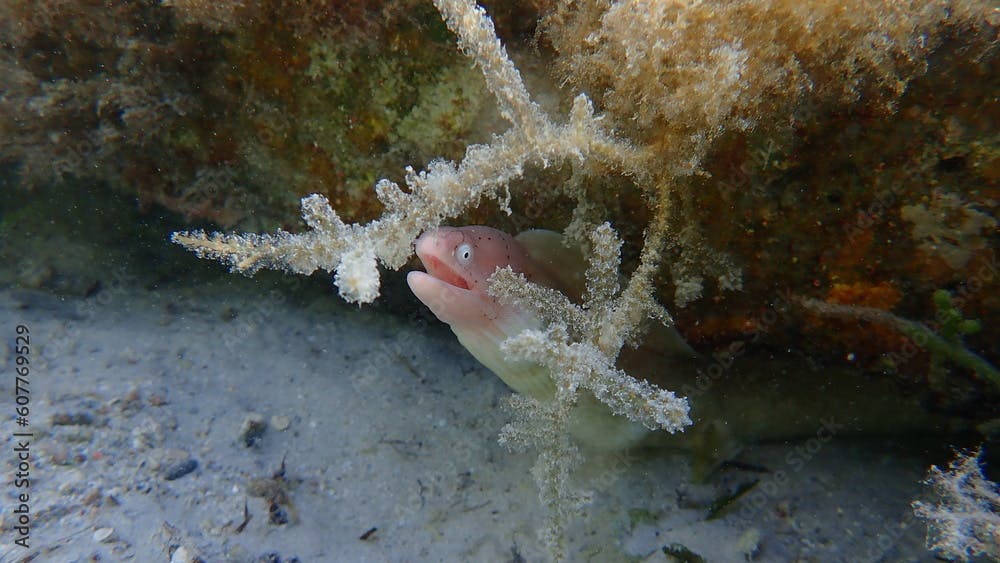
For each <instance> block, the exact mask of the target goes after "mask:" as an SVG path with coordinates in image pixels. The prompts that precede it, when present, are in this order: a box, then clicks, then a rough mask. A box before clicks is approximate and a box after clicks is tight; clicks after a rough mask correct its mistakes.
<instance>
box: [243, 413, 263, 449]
mask: <svg viewBox="0 0 1000 563" xmlns="http://www.w3.org/2000/svg"><path fill="white" fill-rule="evenodd" d="M265 430H267V422H266V421H265V420H264V416H263V415H261V414H258V413H255V412H252V413H250V414H248V415H246V417H245V418H244V419H243V423H242V424H240V433H239V440H240V443H242V444H243V445H244V446H246V447H248V448H250V447H254V446H257V445H258V444H260V441H261V439H262V438H263V437H264V431H265Z"/></svg>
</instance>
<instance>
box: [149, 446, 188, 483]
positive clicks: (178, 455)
mask: <svg viewBox="0 0 1000 563" xmlns="http://www.w3.org/2000/svg"><path fill="white" fill-rule="evenodd" d="M197 468H198V461H197V460H196V459H194V458H193V457H191V454H189V453H188V452H186V451H184V450H180V449H174V448H171V449H168V450H164V451H163V452H161V454H160V459H159V467H158V468H157V472H158V473H159V474H160V476H161V477H163V478H164V479H166V480H167V481H173V480H174V479H180V478H181V477H183V476H185V475H187V474H188V473H191V472H192V471H194V470H195V469H197Z"/></svg>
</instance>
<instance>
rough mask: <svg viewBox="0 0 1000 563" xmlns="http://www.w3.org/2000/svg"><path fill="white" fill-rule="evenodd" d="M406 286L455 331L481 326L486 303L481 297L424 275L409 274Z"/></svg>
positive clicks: (417, 272) (416, 272)
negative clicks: (455, 329) (476, 324)
mask: <svg viewBox="0 0 1000 563" xmlns="http://www.w3.org/2000/svg"><path fill="white" fill-rule="evenodd" d="M406 283H407V285H409V286H410V291H412V292H413V294H414V295H416V296H417V299H419V300H420V301H422V302H423V303H424V305H427V307H428V308H430V310H431V312H432V313H434V315H435V316H436V317H437V318H438V320H440V321H441V322H444V323H448V324H449V325H452V328H456V327H460V326H473V325H474V324H475V323H481V322H482V319H483V309H484V306H486V303H484V301H483V299H482V296H481V295H480V294H478V293H476V292H474V291H471V290H468V289H462V288H461V287H458V286H455V285H452V284H450V283H448V282H446V281H443V280H442V279H440V278H437V277H434V276H432V275H430V274H428V273H426V272H421V271H413V272H410V273H409V274H407V275H406Z"/></svg>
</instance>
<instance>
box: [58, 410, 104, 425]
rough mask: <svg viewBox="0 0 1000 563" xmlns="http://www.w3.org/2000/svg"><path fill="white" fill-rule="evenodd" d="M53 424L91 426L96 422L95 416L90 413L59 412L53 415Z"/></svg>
mask: <svg viewBox="0 0 1000 563" xmlns="http://www.w3.org/2000/svg"><path fill="white" fill-rule="evenodd" d="M51 423H52V426H89V425H91V424H93V423H94V417H93V416H92V415H90V414H89V413H85V412H75V413H58V414H54V415H52V420H51Z"/></svg>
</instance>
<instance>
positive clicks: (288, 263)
mask: <svg viewBox="0 0 1000 563" xmlns="http://www.w3.org/2000/svg"><path fill="white" fill-rule="evenodd" d="M435 5H436V6H437V7H438V9H439V10H440V11H441V14H442V16H443V17H444V18H445V21H446V22H447V23H448V26H449V27H450V28H451V30H452V31H454V32H455V33H456V34H457V35H458V37H459V43H460V45H461V46H462V48H463V50H464V51H465V52H466V53H467V54H468V55H469V56H470V57H472V59H473V60H474V61H475V63H476V64H477V65H478V66H479V68H480V69H481V70H482V71H483V76H484V77H485V78H486V84H487V87H488V88H489V90H490V91H491V92H492V93H493V94H494V96H495V97H496V98H497V102H498V104H499V106H500V110H501V114H502V115H503V116H504V117H505V118H506V119H508V120H509V121H510V122H511V125H512V127H511V129H510V130H508V131H507V132H506V133H504V134H503V135H500V136H498V137H496V138H495V139H494V140H493V142H492V143H490V144H488V145H473V146H470V147H469V148H468V149H467V150H466V153H465V157H464V158H463V159H462V162H460V163H458V164H455V163H453V162H447V161H443V160H437V161H433V162H431V163H430V164H429V165H428V166H427V170H424V171H421V172H415V171H414V170H413V169H407V174H406V178H405V183H406V186H407V188H408V189H409V191H404V190H403V189H401V188H400V186H399V185H397V184H396V183H395V182H391V181H389V180H381V181H379V182H378V184H377V185H376V186H375V193H376V195H377V197H378V199H379V201H381V202H382V204H383V205H384V206H385V212H384V213H383V215H382V217H381V218H379V219H377V220H375V221H372V222H370V223H368V224H365V225H359V224H350V225H348V224H345V223H344V222H343V221H341V219H340V218H339V217H338V216H337V214H336V212H335V211H334V210H333V209H332V208H331V207H330V206H329V203H328V202H327V201H326V199H325V198H324V197H322V196H319V195H312V196H309V197H306V198H304V199H303V200H302V214H303V217H304V218H305V220H306V224H307V225H308V226H309V228H310V230H309V231H307V232H304V233H299V234H292V233H288V232H284V231H279V232H278V233H277V234H274V235H256V234H244V235H233V234H223V233H212V234H208V233H205V232H203V231H194V232H178V233H174V235H173V241H174V242H176V243H178V244H181V245H183V246H185V247H186V248H188V249H190V250H192V251H194V252H195V253H197V254H198V256H200V257H203V258H213V259H216V260H219V261H221V262H224V263H226V264H228V265H229V266H230V267H231V268H232V269H233V270H236V271H239V272H244V273H254V272H256V271H257V270H259V269H261V268H277V269H284V270H287V271H290V272H294V273H299V274H310V273H312V272H314V271H316V270H319V269H322V270H326V271H329V272H336V274H335V276H334V280H335V282H336V283H337V288H338V289H339V291H340V294H341V296H342V297H343V298H344V299H346V300H347V301H349V302H352V303H368V302H371V301H373V300H374V299H375V298H376V297H378V286H379V274H378V269H377V267H376V262H381V263H382V264H383V265H385V266H386V267H388V268H392V269H398V268H399V267H401V266H402V265H403V264H404V263H405V261H406V259H407V258H409V257H410V255H412V253H413V241H414V240H415V239H416V238H417V236H418V235H419V234H420V233H421V232H423V231H426V230H428V229H432V228H434V227H436V226H438V225H440V224H441V223H442V222H443V221H444V220H445V219H447V218H450V217H455V216H457V215H459V214H460V213H462V212H463V211H465V210H466V209H468V208H470V207H473V206H475V205H477V204H478V203H479V202H480V201H481V200H482V199H484V198H489V199H495V200H499V201H501V202H506V200H507V199H508V198H509V194H508V193H507V186H508V184H509V183H510V181H511V180H514V179H516V178H518V177H520V176H521V175H522V174H523V173H524V170H525V168H526V167H527V166H528V165H535V166H539V167H546V166H549V165H551V164H555V163H559V162H564V161H566V160H567V159H571V160H573V161H577V162H583V161H585V160H587V159H596V160H597V161H599V162H605V163H607V164H608V165H610V166H613V167H614V168H617V169H625V170H630V169H631V163H632V162H634V157H633V154H632V150H631V149H630V148H629V147H628V146H627V145H625V144H624V143H621V142H618V141H616V140H614V139H612V138H611V137H610V136H608V135H606V134H605V133H604V132H603V130H602V129H601V127H600V123H599V118H598V117H596V116H595V115H594V111H593V106H592V105H591V103H590V100H588V99H587V97H586V96H584V95H580V96H578V97H577V98H576V99H575V100H574V102H573V107H572V110H571V112H570V119H569V122H568V123H566V124H564V125H557V124H555V123H554V122H552V121H551V120H550V119H549V118H548V117H547V116H546V115H545V114H544V113H543V112H542V111H541V109H540V108H539V107H538V106H537V105H536V104H535V103H534V102H532V101H531V98H530V96H529V95H528V91H527V89H526V88H525V86H524V82H523V81H522V80H521V75H520V73H519V72H518V71H517V68H515V67H514V64H513V63H512V62H511V61H510V59H509V58H508V57H507V52H506V50H505V49H504V48H503V46H502V45H501V44H500V41H499V39H497V37H496V33H495V31H494V29H493V22H492V21H491V20H490V19H489V18H488V17H487V16H486V14H485V12H484V11H483V10H482V8H479V7H478V6H476V5H475V4H474V3H472V2H470V1H467V0H437V1H436V2H435ZM504 205H505V203H504ZM362 249H363V250H362ZM351 251H354V253H352V255H350V256H346V257H345V254H346V253H348V252H351ZM358 252H360V254H358ZM373 257H374V258H375V260H372V258H373ZM342 268H343V269H344V270H345V271H342Z"/></svg>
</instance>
